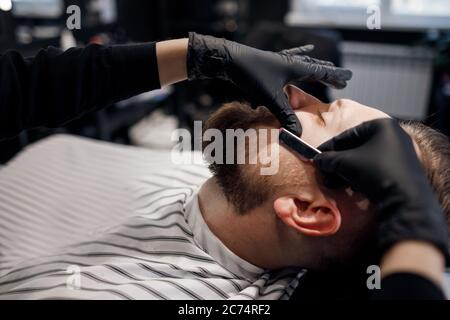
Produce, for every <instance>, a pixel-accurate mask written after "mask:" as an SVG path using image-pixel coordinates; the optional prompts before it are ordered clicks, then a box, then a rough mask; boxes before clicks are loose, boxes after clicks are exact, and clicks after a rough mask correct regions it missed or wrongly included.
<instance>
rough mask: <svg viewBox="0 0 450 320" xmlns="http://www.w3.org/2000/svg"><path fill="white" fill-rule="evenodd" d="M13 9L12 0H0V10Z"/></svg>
mask: <svg viewBox="0 0 450 320" xmlns="http://www.w3.org/2000/svg"><path fill="white" fill-rule="evenodd" d="M11 9H12V1H11V0H0V10H3V11H9V10H11Z"/></svg>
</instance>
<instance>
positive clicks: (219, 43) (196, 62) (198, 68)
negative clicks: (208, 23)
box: [186, 32, 231, 81]
mask: <svg viewBox="0 0 450 320" xmlns="http://www.w3.org/2000/svg"><path fill="white" fill-rule="evenodd" d="M226 42H231V41H228V40H226V39H220V38H215V37H212V36H205V35H201V34H197V33H195V32H189V42H188V53H187V61H186V64H187V72H188V80H206V79H221V80H227V81H228V80H229V77H228V75H227V67H228V65H229V63H228V62H229V59H230V57H229V56H227V54H226V51H225V50H224V48H225V43H226Z"/></svg>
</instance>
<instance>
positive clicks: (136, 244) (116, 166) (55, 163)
mask: <svg viewBox="0 0 450 320" xmlns="http://www.w3.org/2000/svg"><path fill="white" fill-rule="evenodd" d="M209 176H210V174H209V172H208V170H207V168H206V166H204V165H194V164H191V165H175V164H173V163H172V161H171V158H170V152H168V151H155V150H144V149H140V148H136V147H130V146H119V145H114V144H110V143H105V142H99V141H93V140H89V139H85V138H78V137H72V136H66V135H56V136H53V137H50V138H48V139H46V140H44V141H41V142H39V143H37V144H35V145H32V146H30V147H29V148H27V149H26V150H25V151H24V152H22V153H21V154H20V155H19V156H17V157H16V158H15V159H13V160H12V161H11V162H10V163H8V164H7V165H6V166H5V167H3V168H1V169H0V299H194V300H201V299H252V300H253V299H288V298H289V297H290V295H291V294H292V292H293V290H294V289H295V287H296V286H297V284H298V282H299V279H300V277H301V276H302V275H303V272H302V271H301V270H299V269H284V270H278V271H269V270H263V269H261V268H258V267H256V266H254V265H252V264H250V263H248V262H247V261H244V260H243V259H241V258H240V257H238V256H237V255H235V254H234V253H233V252H231V251H230V250H229V249H228V248H226V246H224V245H223V243H222V242H221V241H220V240H219V239H218V238H217V237H215V235H214V234H213V233H212V232H211V231H210V230H209V228H208V226H207V224H206V223H205V221H204V220H203V217H202V214H201V212H200V209H199V206H198V198H197V191H198V188H199V186H200V185H201V184H202V183H203V182H204V181H205V180H206V179H207V178H208V177H209Z"/></svg>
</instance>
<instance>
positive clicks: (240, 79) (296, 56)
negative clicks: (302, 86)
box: [187, 32, 352, 135]
mask: <svg viewBox="0 0 450 320" xmlns="http://www.w3.org/2000/svg"><path fill="white" fill-rule="evenodd" d="M313 48H314V47H313V46H311V45H309V46H304V47H299V48H294V49H290V50H284V51H281V52H278V53H275V52H270V51H263V50H258V49H255V48H252V47H248V46H245V45H242V44H239V43H237V42H233V41H228V40H225V39H219V38H215V37H211V36H203V35H199V34H196V33H193V32H191V33H189V45H188V57H187V69H188V78H189V79H190V80H194V79H221V80H226V81H230V82H232V83H234V84H235V85H236V86H237V87H239V88H240V89H242V90H243V91H244V92H246V93H247V94H251V96H252V97H255V98H256V100H257V101H258V103H260V104H262V105H265V106H266V107H268V108H269V110H270V111H271V112H272V113H273V114H274V115H275V116H276V117H277V119H278V120H279V121H280V123H281V125H282V126H283V127H285V128H286V129H288V130H290V131H291V132H293V133H295V134H297V135H301V132H302V129H301V125H300V122H299V121H298V118H297V116H296V115H295V113H294V111H293V110H292V108H291V106H290V105H289V103H288V100H287V97H286V96H285V94H284V92H283V88H284V86H285V85H286V84H288V83H289V82H291V81H296V82H298V81H320V82H322V83H324V84H326V85H329V86H331V87H334V88H338V89H341V88H344V87H345V86H346V84H347V81H348V80H350V79H351V77H352V73H351V71H350V70H347V69H341V68H336V67H335V66H334V65H333V64H332V63H331V62H327V61H321V60H317V59H313V58H311V57H308V56H305V55H304V54H305V53H306V52H309V51H311V50H312V49H313Z"/></svg>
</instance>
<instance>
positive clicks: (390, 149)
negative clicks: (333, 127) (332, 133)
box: [314, 119, 450, 262]
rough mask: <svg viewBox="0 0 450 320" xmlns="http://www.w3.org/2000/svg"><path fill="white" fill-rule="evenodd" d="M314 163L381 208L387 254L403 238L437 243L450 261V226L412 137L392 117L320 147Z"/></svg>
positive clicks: (380, 235) (381, 245)
mask: <svg viewBox="0 0 450 320" xmlns="http://www.w3.org/2000/svg"><path fill="white" fill-rule="evenodd" d="M319 149H320V150H322V151H323V153H322V154H319V155H317V156H316V157H315V158H314V163H315V164H316V166H317V167H318V168H319V169H320V170H321V172H322V173H324V174H325V175H338V176H339V177H341V178H342V179H344V180H345V181H346V182H348V184H349V185H350V186H351V187H352V188H353V189H354V190H357V191H360V192H362V193H363V194H365V195H366V196H367V197H368V199H369V200H370V201H371V202H372V203H373V204H374V205H376V206H377V208H378V220H379V229H378V230H379V233H378V238H377V240H378V244H379V248H380V249H381V251H382V252H384V251H385V250H386V249H388V248H389V247H390V246H392V245H393V244H394V243H397V242H400V241H403V240H421V241H427V242H431V243H433V244H434V245H436V246H437V247H438V248H439V249H440V250H441V251H442V253H443V254H444V256H445V257H446V259H447V262H450V257H449V251H448V230H447V223H446V220H445V217H444V213H443V210H442V208H441V206H440V204H439V202H438V200H437V197H436V196H435V194H434V192H433V190H432V189H431V186H430V185H429V182H428V180H427V177H426V175H425V172H424V170H423V168H422V166H421V163H420V161H419V159H418V157H417V154H416V151H415V149H414V145H413V143H412V139H411V138H410V136H409V135H408V134H407V133H406V132H405V131H404V130H403V129H402V128H401V127H400V125H399V124H398V123H397V122H396V121H395V120H393V119H379V120H373V121H369V122H365V123H363V124H361V125H359V126H357V127H355V128H353V129H350V130H347V131H345V132H344V133H342V134H341V135H339V136H337V137H335V138H333V139H331V140H329V141H327V142H325V143H324V144H323V145H321V146H320V147H319Z"/></svg>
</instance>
